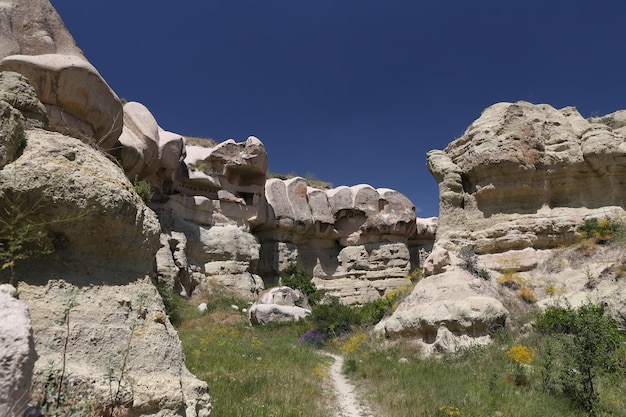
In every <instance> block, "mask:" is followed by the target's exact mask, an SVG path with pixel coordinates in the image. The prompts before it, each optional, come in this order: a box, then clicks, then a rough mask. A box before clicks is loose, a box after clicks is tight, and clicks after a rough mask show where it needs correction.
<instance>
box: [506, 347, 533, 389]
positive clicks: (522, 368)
mask: <svg viewBox="0 0 626 417" xmlns="http://www.w3.org/2000/svg"><path fill="white" fill-rule="evenodd" d="M506 356H508V357H509V358H510V359H512V360H513V362H514V363H515V371H514V372H513V376H514V379H515V385H518V386H522V385H523V386H525V385H528V384H529V383H530V379H529V377H528V373H527V370H526V367H527V366H528V365H530V363H531V362H532V361H533V359H534V357H535V350H534V349H533V348H531V347H528V346H524V345H514V346H512V347H511V348H510V349H509V350H507V351H506Z"/></svg>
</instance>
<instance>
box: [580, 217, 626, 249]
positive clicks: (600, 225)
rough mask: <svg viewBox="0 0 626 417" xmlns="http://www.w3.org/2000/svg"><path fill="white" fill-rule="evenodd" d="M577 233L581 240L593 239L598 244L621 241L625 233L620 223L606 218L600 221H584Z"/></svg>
mask: <svg viewBox="0 0 626 417" xmlns="http://www.w3.org/2000/svg"><path fill="white" fill-rule="evenodd" d="M579 231H580V235H581V237H582V238H583V239H593V240H594V241H595V242H596V243H599V244H604V243H609V242H611V241H616V240H622V239H623V238H624V232H625V230H624V226H623V225H622V224H621V223H619V222H617V221H615V220H611V219H609V218H606V217H604V218H602V219H597V218H595V217H592V218H589V219H585V222H584V223H583V225H582V226H580V229H579Z"/></svg>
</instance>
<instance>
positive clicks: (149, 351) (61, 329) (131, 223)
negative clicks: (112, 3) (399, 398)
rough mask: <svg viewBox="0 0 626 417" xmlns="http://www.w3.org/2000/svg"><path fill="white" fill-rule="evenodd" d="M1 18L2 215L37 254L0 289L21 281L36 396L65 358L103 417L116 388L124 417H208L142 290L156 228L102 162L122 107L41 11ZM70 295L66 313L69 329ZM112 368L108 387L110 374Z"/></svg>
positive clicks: (116, 170)
mask: <svg viewBox="0 0 626 417" xmlns="http://www.w3.org/2000/svg"><path fill="white" fill-rule="evenodd" d="M0 20H1V21H2V22H3V24H2V25H1V28H2V29H0V31H2V36H1V37H0V51H1V53H0V57H1V58H2V60H1V61H0V116H1V117H0V210H2V213H3V216H6V217H5V219H7V220H8V221H9V224H10V225H20V224H21V225H30V226H28V227H30V229H29V230H30V232H29V233H30V234H31V236H33V237H34V238H35V240H31V241H28V242H27V243H29V244H31V245H32V244H35V246H33V247H32V249H35V252H32V253H31V252H27V250H28V249H31V248H28V249H25V252H23V253H20V254H18V255H20V257H21V256H23V255H31V257H30V258H28V259H27V261H24V260H21V258H20V257H12V258H9V259H8V263H7V265H9V266H10V268H6V269H3V270H2V271H0V282H5V281H7V280H9V279H12V280H14V281H19V288H20V298H21V300H22V301H23V302H25V303H26V304H27V305H28V306H29V308H30V311H31V317H32V320H33V329H34V338H35V346H36V350H37V352H38V354H39V360H38V361H37V362H36V364H35V375H36V377H35V379H34V387H35V388H37V387H40V384H41V382H42V379H45V375H46V373H47V372H50V371H53V372H60V369H61V368H60V366H61V362H62V358H63V356H65V357H66V362H67V363H66V372H67V373H68V375H69V374H71V377H68V378H69V379H71V383H72V384H75V385H73V389H72V393H71V394H72V395H76V396H77V397H76V401H80V400H81V398H89V400H90V402H91V404H92V405H94V406H101V407H102V406H104V405H106V404H108V403H110V402H111V401H112V399H111V398H110V392H111V391H110V388H111V387H113V389H114V390H116V392H119V393H120V397H119V398H118V399H120V400H123V403H124V405H125V407H127V408H128V416H129V417H135V416H144V415H151V416H160V417H166V416H174V415H177V416H178V415H185V416H186V417H200V416H202V417H206V416H208V415H209V413H210V410H211V403H210V397H209V395H208V387H207V385H206V383H204V382H201V381H199V380H197V379H196V378H195V377H194V376H193V375H191V374H190V373H189V372H188V371H187V369H186V368H185V365H184V357H183V354H182V349H181V346H180V342H179V340H178V337H177V335H176V332H175V330H174V329H173V328H172V326H171V324H170V322H169V320H168V318H167V317H166V315H165V312H164V307H163V303H162V300H161V298H160V296H159V294H158V293H157V291H156V289H155V287H154V285H153V283H152V279H151V277H152V278H155V277H154V272H153V268H154V255H155V253H156V251H157V249H158V248H159V236H160V231H161V228H160V224H159V219H158V218H157V216H156V215H155V213H154V212H153V211H152V210H151V209H149V208H148V207H147V206H146V205H145V204H144V202H143V201H142V200H141V198H140V197H139V196H138V195H137V194H136V193H135V191H134V187H133V184H132V183H131V182H130V180H129V179H128V178H127V176H126V175H125V173H124V171H123V170H122V169H121V168H120V166H119V165H118V164H117V162H116V161H114V160H113V158H112V157H111V155H107V154H106V153H105V152H104V151H107V150H109V149H113V148H116V147H117V146H118V144H119V143H118V137H119V136H120V134H121V132H122V127H123V109H122V104H121V102H120V100H119V99H118V98H117V96H116V95H115V93H113V92H112V91H111V90H110V88H109V87H108V86H107V84H106V83H105V82H104V80H102V78H101V77H100V75H99V74H98V73H97V71H96V70H95V68H93V67H92V66H91V65H90V64H89V63H88V62H87V61H86V60H84V57H83V56H82V53H81V52H80V50H79V49H78V48H77V47H76V46H75V44H74V43H73V40H72V38H71V36H70V35H69V34H68V33H67V31H66V30H65V28H64V26H63V24H62V22H61V21H60V19H59V18H58V15H57V14H56V12H54V9H53V8H52V6H51V5H50V4H49V2H48V1H45V0H41V1H30V0H29V1H28V2H27V1H22V0H17V1H13V2H9V3H6V2H5V3H3V4H2V5H0ZM4 23H7V24H6V25H5V24H4ZM33 30H35V31H34V32H33ZM16 54H20V55H16ZM18 73H19V74H18ZM163 136H167V135H166V134H163ZM169 143H173V144H174V145H173V146H171V145H169ZM181 143H182V140H179V141H176V140H175V139H173V140H169V139H168V138H166V139H163V140H162V144H163V146H161V147H160V148H159V152H160V156H162V159H161V160H162V165H160V166H159V167H158V168H157V170H159V169H161V168H163V167H164V168H165V170H167V169H169V168H170V167H171V165H172V164H171V163H169V159H168V158H171V155H172V154H176V147H177V146H178V147H179V148H180V144H181ZM171 148H174V150H173V151H172V150H171ZM180 155H181V153H180V149H179V152H178V154H177V155H175V156H174V159H176V162H178V161H179V159H180ZM163 161H165V162H163ZM175 165H177V164H175ZM13 220H15V222H18V223H11V222H13ZM19 222H21V223H19ZM3 227H4V226H3ZM10 227H13V226H10ZM5 232H6V230H5ZM11 236H15V235H14V234H10V233H4V232H3V233H2V236H0V239H12V237H11ZM2 242H3V244H4V243H6V240H3V241H2ZM4 248H6V246H4ZM49 252H52V253H49ZM4 261H7V259H3V262H4ZM68 294H73V297H75V302H76V304H75V305H74V304H72V306H71V307H70V308H69V309H70V315H69V319H68V317H67V316H65V315H64V311H65V310H64V308H66V307H67V306H68V304H67V300H66V297H67V295H68ZM64 299H65V301H64ZM64 306H65V307H64ZM18 311H19V309H17V308H16V309H15V313H16V314H17V313H18ZM59 315H62V316H64V317H65V323H66V325H59V324H58V322H57V321H56V318H57V317H58V316H59ZM3 322H4V321H3ZM27 329H28V327H27V326H26V325H24V327H23V329H22V330H27ZM3 334H4V332H3ZM3 352H4V350H3ZM16 357H17V356H16ZM49 361H54V364H53V365H49ZM50 367H52V369H51V368H50ZM27 368H28V367H24V370H25V371H28V369H27ZM122 369H123V370H124V377H122V378H121V380H114V381H111V383H112V384H113V385H109V382H107V381H106V378H105V377H106V375H122ZM24 378H30V376H29V375H24ZM26 380H27V379H24V381H26ZM118 383H119V384H118ZM116 384H117V385H116ZM27 385H28V384H27ZM16 387H17V388H19V386H16ZM3 392H5V391H4V390H3ZM16 393H17V394H19V393H18V392H17V390H16ZM11 395H12V394H11Z"/></svg>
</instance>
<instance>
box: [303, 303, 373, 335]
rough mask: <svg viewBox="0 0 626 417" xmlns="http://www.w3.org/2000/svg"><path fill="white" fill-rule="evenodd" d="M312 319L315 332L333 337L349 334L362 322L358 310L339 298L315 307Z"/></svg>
mask: <svg viewBox="0 0 626 417" xmlns="http://www.w3.org/2000/svg"><path fill="white" fill-rule="evenodd" d="M310 317H311V320H312V322H313V326H314V327H315V330H317V331H320V332H322V333H325V334H326V335H328V336H333V337H336V336H340V335H342V334H344V333H348V332H349V331H351V330H352V327H353V326H356V325H358V324H359V323H360V321H361V319H360V317H359V314H358V313H357V312H356V310H355V309H353V308H351V307H349V306H347V305H344V304H342V303H341V301H339V298H337V297H327V298H326V299H325V301H324V302H322V303H319V304H317V305H315V306H313V309H312V311H311V316H310Z"/></svg>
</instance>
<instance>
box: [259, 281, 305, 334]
mask: <svg viewBox="0 0 626 417" xmlns="http://www.w3.org/2000/svg"><path fill="white" fill-rule="evenodd" d="M309 314H311V307H310V306H309V302H308V300H307V298H306V296H305V295H304V294H302V291H300V290H295V289H293V288H290V287H285V286H281V287H274V288H270V289H268V290H265V291H263V292H262V293H261V294H260V295H259V298H258V300H257V301H256V302H255V303H254V304H253V305H252V307H250V311H249V313H248V315H249V319H250V323H251V324H253V325H258V324H268V323H277V322H289V321H298V320H300V319H303V318H305V317H306V316H308V315H309Z"/></svg>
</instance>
